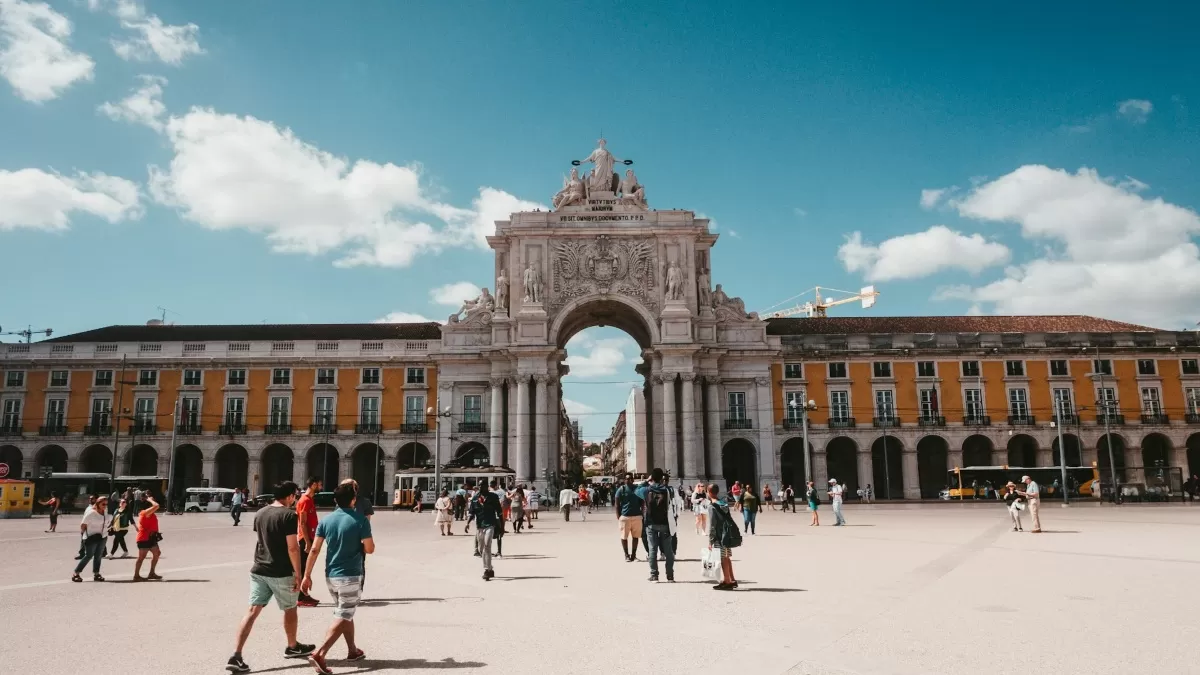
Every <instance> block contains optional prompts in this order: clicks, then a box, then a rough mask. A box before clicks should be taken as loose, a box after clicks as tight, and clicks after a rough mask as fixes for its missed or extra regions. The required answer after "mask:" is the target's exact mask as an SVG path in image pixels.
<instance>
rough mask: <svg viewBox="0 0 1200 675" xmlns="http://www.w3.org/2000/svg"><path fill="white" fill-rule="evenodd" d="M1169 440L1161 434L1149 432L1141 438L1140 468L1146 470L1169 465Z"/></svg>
mask: <svg viewBox="0 0 1200 675" xmlns="http://www.w3.org/2000/svg"><path fill="white" fill-rule="evenodd" d="M1171 450H1172V445H1171V440H1170V439H1169V438H1167V437H1166V436H1164V435H1162V434H1149V435H1148V436H1146V437H1145V438H1143V439H1142V468H1144V469H1145V470H1146V471H1150V470H1152V469H1163V468H1166V467H1168V466H1171Z"/></svg>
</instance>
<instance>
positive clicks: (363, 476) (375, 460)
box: [350, 443, 384, 503]
mask: <svg viewBox="0 0 1200 675" xmlns="http://www.w3.org/2000/svg"><path fill="white" fill-rule="evenodd" d="M350 457H351V461H350V477H351V478H353V479H354V480H355V481H357V482H358V489H359V491H360V492H365V493H366V495H367V496H368V497H370V498H371V501H372V502H373V503H374V502H377V501H378V500H377V499H376V495H378V494H380V493H381V492H382V491H383V489H384V488H383V450H382V449H381V448H380V447H379V446H377V445H375V444H374V443H363V444H362V445H359V446H358V447H356V448H354V451H353V452H352V453H351V455H350Z"/></svg>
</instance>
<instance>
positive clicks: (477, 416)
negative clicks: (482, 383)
mask: <svg viewBox="0 0 1200 675" xmlns="http://www.w3.org/2000/svg"><path fill="white" fill-rule="evenodd" d="M472 402H474V404H475V405H474V406H472V405H471V403H472ZM463 422H464V423H466V424H483V394H465V395H464V396H463Z"/></svg>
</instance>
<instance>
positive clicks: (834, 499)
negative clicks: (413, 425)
mask: <svg viewBox="0 0 1200 675" xmlns="http://www.w3.org/2000/svg"><path fill="white" fill-rule="evenodd" d="M845 492H846V488H844V487H842V486H841V485H838V482H837V479H836V478H830V479H829V504H830V505H831V506H833V520H834V522H833V525H834V527H837V526H838V525H845V524H846V519H845V518H843V517H842V494H843V493H845Z"/></svg>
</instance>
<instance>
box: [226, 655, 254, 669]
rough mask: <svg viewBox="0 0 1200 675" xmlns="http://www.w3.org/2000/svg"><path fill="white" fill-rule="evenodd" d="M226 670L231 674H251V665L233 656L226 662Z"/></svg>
mask: <svg viewBox="0 0 1200 675" xmlns="http://www.w3.org/2000/svg"><path fill="white" fill-rule="evenodd" d="M225 670H228V671H229V672H231V673H248V672H250V664H248V663H246V662H245V661H244V660H242V657H240V656H231V657H229V660H228V661H226V662H225Z"/></svg>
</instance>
